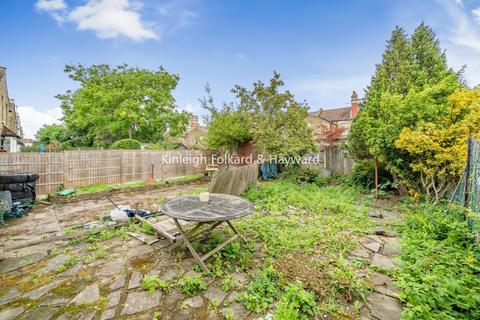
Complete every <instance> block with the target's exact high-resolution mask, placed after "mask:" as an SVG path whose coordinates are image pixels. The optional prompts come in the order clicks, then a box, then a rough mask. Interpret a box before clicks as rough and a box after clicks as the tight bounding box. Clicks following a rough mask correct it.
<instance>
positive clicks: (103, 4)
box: [68, 0, 158, 41]
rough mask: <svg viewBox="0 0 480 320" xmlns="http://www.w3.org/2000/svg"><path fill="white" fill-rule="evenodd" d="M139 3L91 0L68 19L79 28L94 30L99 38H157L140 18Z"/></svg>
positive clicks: (73, 12) (69, 15)
mask: <svg viewBox="0 0 480 320" xmlns="http://www.w3.org/2000/svg"><path fill="white" fill-rule="evenodd" d="M138 9H139V7H138V3H136V4H135V5H131V4H130V3H129V1H128V0H90V1H88V3H87V4H86V5H84V6H80V7H77V8H75V9H74V10H72V11H71V12H70V13H69V14H68V19H69V20H70V21H72V22H75V23H77V29H78V30H93V31H94V32H95V33H96V34H97V36H98V37H99V38H102V39H108V38H110V39H111V38H117V37H125V38H128V39H132V40H135V41H142V40H146V39H156V38H158V36H157V34H156V33H155V32H154V31H153V30H151V29H149V28H147V27H146V26H145V25H144V24H143V23H142V21H141V19H140V14H139V13H138V12H137V11H135V10H138Z"/></svg>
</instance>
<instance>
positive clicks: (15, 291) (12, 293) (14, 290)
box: [0, 288, 22, 306]
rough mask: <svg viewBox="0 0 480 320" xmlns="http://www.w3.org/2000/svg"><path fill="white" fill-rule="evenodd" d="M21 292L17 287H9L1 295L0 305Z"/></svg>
mask: <svg viewBox="0 0 480 320" xmlns="http://www.w3.org/2000/svg"><path fill="white" fill-rule="evenodd" d="M21 294H22V293H21V292H20V291H18V289H17V288H11V289H10V290H8V292H7V293H5V294H4V295H3V296H1V297H0V306H2V305H4V304H6V303H8V302H10V301H12V300H14V299H15V298H17V297H19V296H20V295H21Z"/></svg>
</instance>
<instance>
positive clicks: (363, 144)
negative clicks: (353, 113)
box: [348, 23, 462, 188]
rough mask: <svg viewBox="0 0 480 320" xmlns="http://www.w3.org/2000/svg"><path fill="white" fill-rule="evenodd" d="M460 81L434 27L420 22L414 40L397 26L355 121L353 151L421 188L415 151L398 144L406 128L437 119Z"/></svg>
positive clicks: (351, 135) (351, 142) (351, 148)
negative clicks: (414, 163)
mask: <svg viewBox="0 0 480 320" xmlns="http://www.w3.org/2000/svg"><path fill="white" fill-rule="evenodd" d="M461 85H462V84H461V80H460V75H459V74H458V73H455V72H453V71H452V70H451V69H449V68H448V66H447V63H446V59H445V54H444V52H443V51H442V50H441V48H440V45H439V41H438V39H437V38H436V36H435V34H434V32H433V31H432V30H431V28H430V27H428V26H426V25H425V24H423V23H422V24H420V26H419V27H418V28H416V29H415V31H414V33H413V35H412V36H411V37H410V38H408V37H407V36H406V34H405V32H404V31H403V30H402V29H401V28H398V27H397V28H396V29H395V30H394V31H393V32H392V36H391V38H390V40H389V41H388V42H387V47H386V50H385V52H384V54H383V57H382V62H381V63H380V64H378V65H377V67H376V71H375V74H374V76H373V77H372V81H371V84H370V86H369V87H368V88H367V91H366V98H367V99H366V101H365V102H364V103H363V104H362V106H361V111H360V113H359V115H358V117H357V118H356V119H355V121H354V123H353V125H352V130H351V133H350V135H349V141H348V146H349V149H350V151H351V152H352V154H353V155H354V156H355V157H357V158H374V159H377V160H378V161H379V162H380V163H382V164H384V165H385V166H386V168H387V169H388V170H389V171H390V172H391V173H392V174H393V175H394V176H395V177H397V178H401V181H402V182H404V183H405V184H407V186H408V187H410V188H416V187H417V186H418V185H419V184H420V183H419V179H418V175H417V174H416V173H414V172H413V171H412V168H411V166H410V163H411V161H412V160H413V159H412V154H411V153H409V152H406V150H404V149H399V148H397V146H396V145H395V141H396V140H397V139H398V137H399V135H400V132H401V131H402V129H403V128H415V127H417V126H418V125H419V124H421V123H424V122H426V121H434V119H435V118H436V117H437V116H438V115H439V114H442V109H443V108H445V103H446V101H447V99H448V96H449V95H450V94H452V93H453V92H454V91H455V90H456V89H458V88H459V87H461ZM413 93H418V94H416V95H413Z"/></svg>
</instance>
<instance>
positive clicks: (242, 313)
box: [220, 302, 248, 319]
mask: <svg viewBox="0 0 480 320" xmlns="http://www.w3.org/2000/svg"><path fill="white" fill-rule="evenodd" d="M220 312H221V313H222V314H223V315H224V316H225V317H226V315H228V314H229V313H231V314H233V319H246V318H247V315H248V311H247V309H245V308H244V307H243V305H242V304H241V303H238V302H234V303H232V304H231V305H230V306H229V307H228V308H223V309H222V310H221V311H220Z"/></svg>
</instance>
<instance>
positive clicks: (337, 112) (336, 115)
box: [315, 107, 352, 121]
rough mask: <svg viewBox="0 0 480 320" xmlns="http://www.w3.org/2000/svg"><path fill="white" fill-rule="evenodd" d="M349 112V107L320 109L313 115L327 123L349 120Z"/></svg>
mask: <svg viewBox="0 0 480 320" xmlns="http://www.w3.org/2000/svg"><path fill="white" fill-rule="evenodd" d="M351 110H352V108H351V107H341V108H333V109H320V110H318V111H317V112H316V113H315V115H316V116H319V117H322V118H324V119H327V120H328V121H343V120H351V119H352V117H351Z"/></svg>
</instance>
